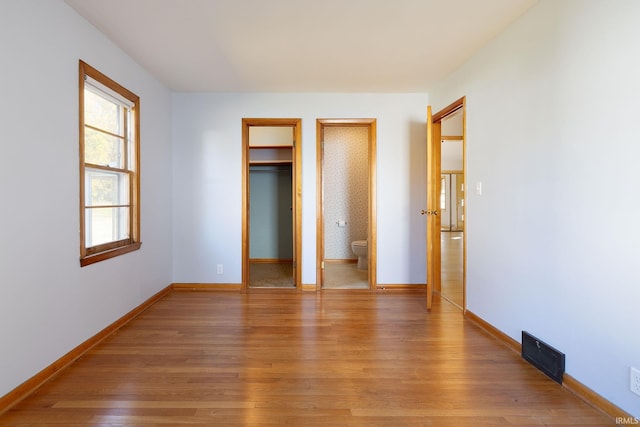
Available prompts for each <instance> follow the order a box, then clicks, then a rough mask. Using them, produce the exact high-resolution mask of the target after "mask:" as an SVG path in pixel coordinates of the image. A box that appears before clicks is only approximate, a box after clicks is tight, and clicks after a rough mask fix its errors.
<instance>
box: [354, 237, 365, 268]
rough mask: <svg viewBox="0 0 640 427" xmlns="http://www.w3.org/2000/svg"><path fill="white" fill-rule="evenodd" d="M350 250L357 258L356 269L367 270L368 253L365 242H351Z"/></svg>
mask: <svg viewBox="0 0 640 427" xmlns="http://www.w3.org/2000/svg"><path fill="white" fill-rule="evenodd" d="M351 250H352V251H353V253H354V254H356V255H357V256H358V269H360V270H366V269H367V268H369V262H368V256H369V251H368V249H367V241H366V240H354V241H353V242H351Z"/></svg>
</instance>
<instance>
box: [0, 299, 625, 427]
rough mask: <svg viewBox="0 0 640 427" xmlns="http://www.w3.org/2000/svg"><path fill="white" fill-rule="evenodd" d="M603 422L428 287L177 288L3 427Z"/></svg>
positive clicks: (2, 419) (605, 421)
mask: <svg viewBox="0 0 640 427" xmlns="http://www.w3.org/2000/svg"><path fill="white" fill-rule="evenodd" d="M182 424H195V425H202V426H211V425H224V426H232V427H233V426H245V425H251V426H260V427H270V426H287V425H290V426H305V427H309V426H311V427H313V426H320V425H322V426H393V427H397V426H442V427H448V426H456V427H460V426H475V427H482V426H510V425H512V426H543V425H544V426H554V425H555V426H570V425H587V426H605V425H607V426H608V425H615V423H614V421H613V420H612V419H610V418H608V417H606V416H604V415H603V414H601V413H600V412H598V411H596V410H595V409H593V408H591V407H590V406H588V405H587V404H585V403H584V402H583V401H581V400H580V399H578V398H577V397H576V396H574V395H573V394H572V393H570V392H569V391H567V390H566V389H564V388H563V387H561V386H560V385H558V384H556V383H555V382H553V381H551V380H550V379H548V378H547V377H546V376H545V375H544V374H542V373H541V372H539V371H538V370H536V369H535V368H533V367H532V366H530V365H529V364H527V363H526V362H524V361H523V360H521V359H520V357H518V355H517V354H515V353H514V352H513V351H511V350H510V349H508V348H506V347H505V346H504V345H502V344H501V343H499V342H498V341H497V340H496V339H495V338H494V337H492V336H491V335H490V334H489V333H487V332H486V331H485V330H483V329H481V328H480V327H479V326H477V325H476V324H475V323H473V322H471V321H469V320H465V319H464V317H463V316H462V313H461V312H460V310H459V309H458V308H456V307H455V306H453V305H452V304H450V303H448V302H446V301H442V300H440V299H439V298H435V299H434V305H433V308H432V310H431V311H430V312H427V311H426V310H425V308H424V293H423V292H413V291H406V290H405V291H393V292H376V293H369V292H367V293H361V292H353V293H349V292H326V293H325V292H321V293H302V292H287V291H273V292H259V293H248V294H239V293H229V292H221V293H195V292H194V293H192V292H172V293H171V294H169V295H167V296H166V297H164V298H163V299H161V300H160V301H158V302H157V303H156V304H155V305H153V306H152V307H150V308H149V309H148V310H147V311H145V312H144V313H143V314H142V315H140V316H139V317H138V318H136V319H135V320H134V321H132V322H131V323H129V324H127V325H126V326H124V327H123V328H121V329H120V330H118V331H117V332H116V333H114V334H113V335H111V336H110V337H109V338H107V339H106V340H105V341H104V342H102V343H101V344H100V345H98V346H96V347H95V348H94V349H92V350H91V351H90V352H89V353H87V354H86V355H85V356H84V357H82V358H80V359H79V360H77V361H76V362H75V363H74V364H72V365H71V366H70V367H69V368H68V369H66V370H65V371H64V372H62V373H61V374H60V375H59V376H57V377H56V378H55V379H53V380H52V381H49V382H47V383H46V384H45V385H43V386H42V387H41V388H40V389H39V390H38V391H37V392H36V393H34V394H33V395H32V396H30V397H29V398H27V399H26V400H24V401H22V402H21V403H20V404H18V405H17V406H15V407H14V408H13V409H11V410H9V411H8V412H6V413H5V414H3V415H0V425H2V426H18V427H20V426H33V425H37V426H47V425H49V426H62V425H64V426H72V425H82V426H103V425H109V426H116V425H117V426H145V427H149V426H154V425H158V426H170V425H182Z"/></svg>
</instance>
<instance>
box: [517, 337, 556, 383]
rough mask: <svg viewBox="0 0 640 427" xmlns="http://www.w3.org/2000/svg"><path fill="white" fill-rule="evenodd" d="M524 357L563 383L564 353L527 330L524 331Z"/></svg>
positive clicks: (550, 376)
mask: <svg viewBox="0 0 640 427" xmlns="http://www.w3.org/2000/svg"><path fill="white" fill-rule="evenodd" d="M522 358H523V359H524V360H526V361H527V362H529V363H531V364H532V365H533V366H535V367H536V368H538V369H540V370H541V371H542V372H544V373H545V374H547V376H548V377H549V378H551V379H552V380H554V381H555V382H557V383H560V384H562V375H563V374H564V353H561V352H559V351H558V350H556V349H555V348H553V347H551V346H550V345H547V344H545V343H544V342H542V341H540V340H539V339H538V338H536V337H534V336H533V335H531V334H530V333H528V332H525V331H522Z"/></svg>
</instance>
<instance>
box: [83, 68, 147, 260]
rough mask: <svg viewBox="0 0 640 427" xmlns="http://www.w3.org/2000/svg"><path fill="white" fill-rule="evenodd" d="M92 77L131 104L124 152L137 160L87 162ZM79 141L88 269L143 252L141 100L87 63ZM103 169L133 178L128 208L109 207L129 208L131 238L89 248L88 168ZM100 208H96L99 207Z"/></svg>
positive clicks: (84, 244)
mask: <svg viewBox="0 0 640 427" xmlns="http://www.w3.org/2000/svg"><path fill="white" fill-rule="evenodd" d="M87 77H89V78H91V79H93V80H94V81H96V82H97V83H99V84H101V85H103V86H104V87H106V88H108V89H109V90H111V91H113V92H114V93H115V94H117V95H119V96H120V97H122V98H123V99H126V100H127V101H129V102H130V103H131V105H132V106H131V107H130V109H129V110H130V112H131V117H132V120H131V122H132V123H129V126H131V138H130V139H129V138H124V145H125V147H124V152H125V153H126V152H130V153H131V154H132V157H133V159H127V160H125V161H124V162H123V166H122V167H121V168H119V167H111V166H105V165H95V164H89V163H86V162H85V127H86V126H87V125H86V123H85V120H84V90H85V81H86V78H87ZM78 92H79V114H80V116H79V136H80V137H79V139H80V266H81V267H84V266H87V265H90V264H93V263H96V262H99V261H103V260H106V259H109V258H114V257H116V256H119V255H123V254H125V253H129V252H133V251H135V250H138V249H140V246H141V245H142V242H141V241H140V98H139V97H138V96H137V95H136V94H134V93H133V92H131V91H129V90H128V89H126V88H124V87H123V86H121V85H120V84H118V83H117V82H115V81H113V80H111V79H110V78H109V77H107V76H106V75H104V74H102V73H101V72H100V71H98V70H96V69H95V68H93V67H91V66H90V65H88V64H87V63H85V62H84V61H80V65H79V91H78ZM88 168H90V169H99V170H104V171H108V172H115V173H119V174H126V175H128V177H129V200H128V203H127V204H126V205H117V206H116V205H110V206H109V207H128V208H129V230H128V231H129V233H128V234H129V237H128V238H126V239H122V240H118V241H111V242H107V243H103V244H99V245H95V246H91V247H87V246H86V233H87V230H86V218H85V212H86V209H87V204H86V200H85V197H86V193H85V179H86V176H85V175H86V174H85V171H86V169H88ZM95 207H96V206H94V208H95Z"/></svg>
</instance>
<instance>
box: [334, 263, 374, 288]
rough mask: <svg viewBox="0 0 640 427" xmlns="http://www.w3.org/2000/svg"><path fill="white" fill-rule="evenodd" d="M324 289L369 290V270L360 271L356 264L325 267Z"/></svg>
mask: <svg viewBox="0 0 640 427" xmlns="http://www.w3.org/2000/svg"><path fill="white" fill-rule="evenodd" d="M323 288H324V289H369V279H368V271H367V270H358V268H357V264H356V263H348V264H334V263H325V265H324V286H323Z"/></svg>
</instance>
